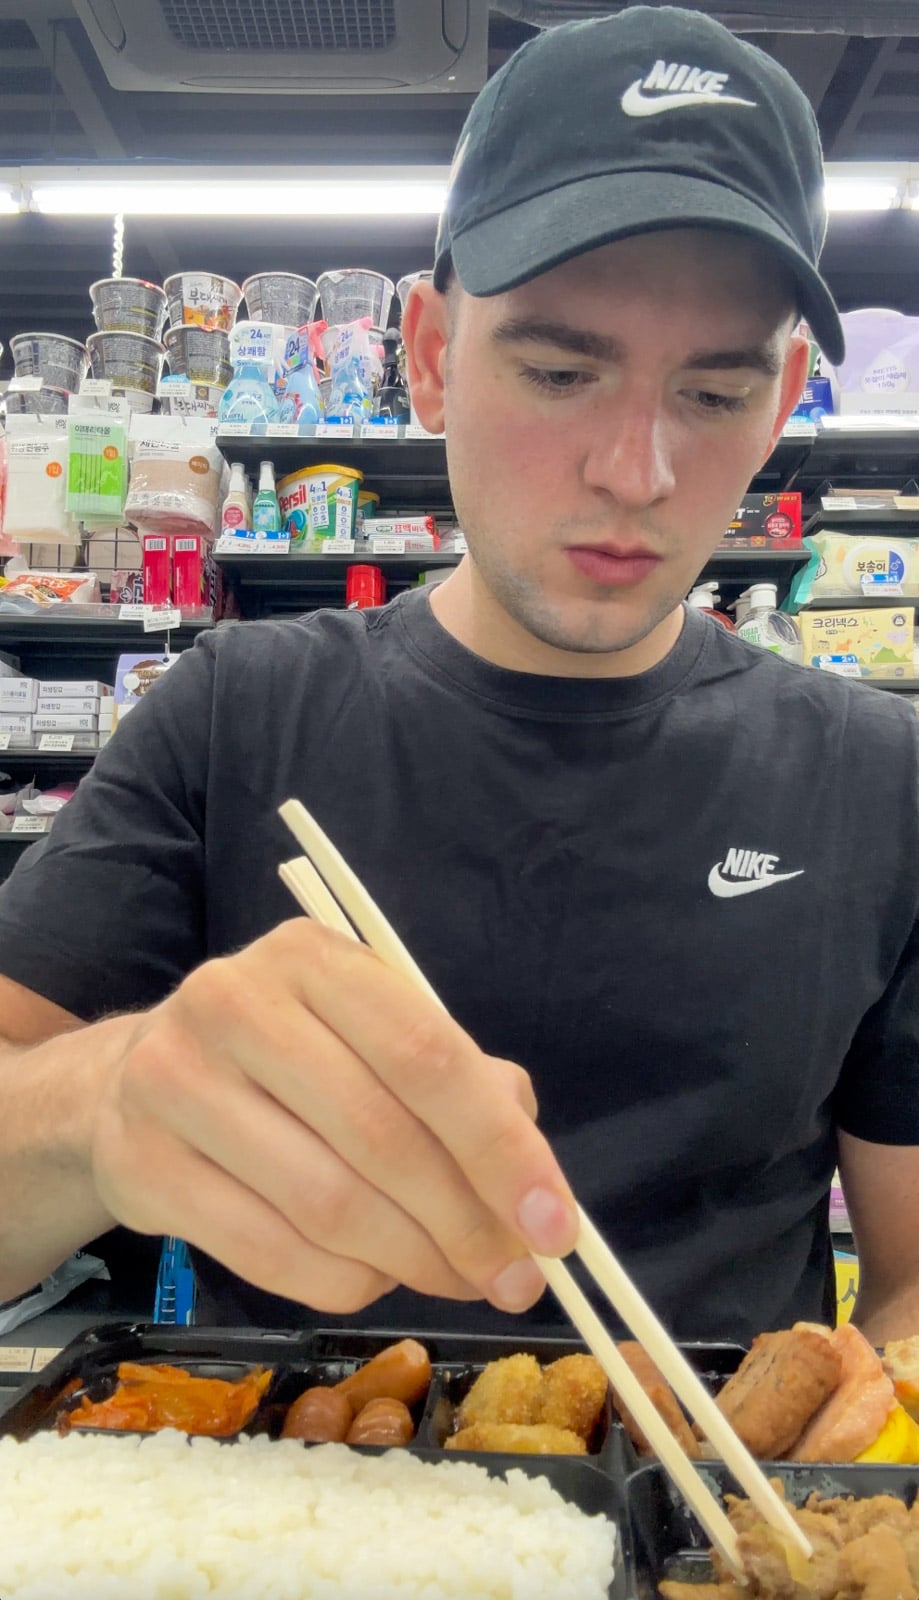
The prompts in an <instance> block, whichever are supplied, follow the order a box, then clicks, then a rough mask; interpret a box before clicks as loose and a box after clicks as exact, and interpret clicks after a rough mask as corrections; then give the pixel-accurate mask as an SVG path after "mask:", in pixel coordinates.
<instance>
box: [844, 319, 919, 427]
mask: <svg viewBox="0 0 919 1600" xmlns="http://www.w3.org/2000/svg"><path fill="white" fill-rule="evenodd" d="M841 320H842V326H843V330H844V332H845V336H846V358H845V360H844V361H843V363H842V365H841V366H839V367H829V366H826V365H825V370H826V371H827V373H828V374H829V378H830V387H831V390H832V395H833V405H834V408H835V410H836V411H838V412H840V413H842V414H843V415H846V414H848V415H851V414H852V413H858V412H866V411H869V412H870V411H885V412H890V413H891V414H893V415H897V414H899V415H901V416H912V415H913V414H914V413H916V412H919V317H908V316H906V315H904V313H903V312H902V311H887V310H884V309H866V310H863V311H847V312H845V313H844V315H843V316H842V319H841Z"/></svg>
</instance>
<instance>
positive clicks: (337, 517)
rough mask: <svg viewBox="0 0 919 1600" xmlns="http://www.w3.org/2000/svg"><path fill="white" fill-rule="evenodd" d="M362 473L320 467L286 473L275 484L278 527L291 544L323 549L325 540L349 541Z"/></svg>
mask: <svg viewBox="0 0 919 1600" xmlns="http://www.w3.org/2000/svg"><path fill="white" fill-rule="evenodd" d="M362 481H363V473H361V472H358V471H357V469H356V468H355V467H337V466H332V465H328V464H322V465H319V466H315V467H302V468H301V469H300V471H299V472H290V473H288V474H287V476H286V477H285V478H282V479H281V481H280V483H279V484H278V503H279V506H280V511H281V521H282V526H283V527H284V528H285V529H286V531H287V532H288V533H289V534H290V538H291V542H292V543H295V544H297V545H300V546H301V547H304V548H307V549H310V548H311V549H319V550H321V549H322V548H323V545H324V543H325V541H326V540H328V539H353V537H354V526H355V518H356V514H357V496H358V491H359V489H360V485H361V483H362Z"/></svg>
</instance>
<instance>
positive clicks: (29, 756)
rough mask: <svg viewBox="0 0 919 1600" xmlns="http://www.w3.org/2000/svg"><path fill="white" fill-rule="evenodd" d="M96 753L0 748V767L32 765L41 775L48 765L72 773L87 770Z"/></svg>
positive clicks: (88, 751)
mask: <svg viewBox="0 0 919 1600" xmlns="http://www.w3.org/2000/svg"><path fill="white" fill-rule="evenodd" d="M98 754H99V752H98V750H26V749H25V748H23V747H22V746H20V747H19V748H18V749H16V750H0V767H2V768H7V767H11V766H15V767H18V768H21V767H34V768H35V769H36V771H39V770H40V771H41V772H42V775H43V776H44V774H45V773H46V771H47V769H48V768H49V767H55V768H57V767H61V768H66V769H67V770H68V771H69V772H70V773H71V774H72V775H73V774H76V773H77V772H88V771H89V768H90V767H91V766H92V764H93V762H94V761H95V759H96V757H97V755H98ZM2 837H3V835H2V834H0V838H2Z"/></svg>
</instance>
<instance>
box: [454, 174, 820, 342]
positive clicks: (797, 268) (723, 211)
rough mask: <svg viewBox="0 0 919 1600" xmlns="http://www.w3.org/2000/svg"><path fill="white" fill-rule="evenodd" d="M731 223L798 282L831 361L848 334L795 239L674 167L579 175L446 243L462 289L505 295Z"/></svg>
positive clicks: (749, 206)
mask: <svg viewBox="0 0 919 1600" xmlns="http://www.w3.org/2000/svg"><path fill="white" fill-rule="evenodd" d="M694 227H699V228H727V229H729V230H730V231H731V232H734V233H742V234H746V235H747V236H748V237H750V238H753V239H761V240H762V241H763V243H764V244H768V245H770V246H771V247H772V248H773V249H774V250H775V251H776V252H777V254H778V255H779V256H780V257H781V258H782V260H783V261H784V262H785V263H786V265H787V266H788V268H789V270H790V271H791V273H792V275H793V276H794V278H795V279H796V281H797V284H798V294H799V305H800V310H801V314H802V316H803V317H805V318H806V320H807V322H808V324H809V326H810V329H811V332H812V333H813V335H814V338H815V339H816V341H817V343H818V344H819V346H820V348H821V350H822V351H823V352H824V354H825V355H826V357H827V359H828V360H829V361H830V362H831V363H832V365H833V366H835V367H838V366H839V365H840V363H841V362H842V360H843V357H844V355H845V339H844V336H843V331H842V325H841V323H840V321H839V312H838V311H837V309H836V305H835V302H834V300H833V296H832V295H831V293H830V291H829V289H828V287H827V285H826V284H825V283H824V281H823V279H822V277H821V276H820V273H819V272H818V271H817V269H816V267H814V266H813V265H812V264H811V262H810V261H808V259H807V257H806V255H805V254H804V253H803V251H802V250H800V249H799V248H798V245H797V244H796V243H795V241H794V239H793V238H792V237H791V235H790V234H788V233H787V232H786V231H785V229H784V228H783V227H782V226H781V224H780V223H778V222H776V221H775V219H774V218H773V217H771V216H770V215H769V213H768V211H764V210H763V209H762V207H760V206H758V205H756V204H755V203H754V202H753V201H752V200H748V199H746V198H745V197H744V196H743V195H740V194H737V193H736V191H735V190H733V189H728V188H725V187H723V186H722V185H721V184H718V183H708V182H706V181H705V180H704V179H701V178H691V177H688V176H681V175H680V174H679V173H674V172H616V173H606V174H601V175H599V176H596V177H590V178H582V179H581V180H580V181H579V182H577V183H569V184H565V185H564V186H563V187H561V188H558V189H553V190H551V191H549V193H547V194H541V195H537V196H534V197H533V198H532V199H530V200H524V201H522V202H521V203H520V204H519V205H516V206H511V207H510V208H509V209H508V210H507V211H502V212H501V213H500V214H499V215H497V216H494V217H487V218H485V219H484V220H483V221H481V222H477V223H476V224H475V225H474V226H472V227H470V228H467V229H465V230H464V231H463V232H462V233H461V234H460V235H459V236H458V237H454V238H451V240H450V258H451V260H452V262H453V266H454V269H455V271H456V274H457V276H458V278H459V280H460V283H461V284H462V286H463V288H464V289H465V290H466V291H467V293H468V294H471V295H475V296H483V295H492V294H503V293H504V291H505V290H506V289H514V288H516V287H517V285H518V284H521V283H526V282H527V281H528V280H529V279H530V278H535V277H538V276H539V274H540V273H543V272H548V271H549V270H550V269H551V268H552V267H557V266H559V265H560V264H561V263H562V262H563V261H568V260H570V259H571V257H572V256H578V255H582V254H583V253H584V251H586V250H593V249H596V248H597V247H598V246H599V245H603V244H611V243H612V242H613V241H614V240H616V239H625V238H628V237H629V235H631V234H635V233H654V232H658V231H661V230H663V229H667V228H694Z"/></svg>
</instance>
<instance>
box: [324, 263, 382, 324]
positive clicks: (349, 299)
mask: <svg viewBox="0 0 919 1600" xmlns="http://www.w3.org/2000/svg"><path fill="white" fill-rule="evenodd" d="M394 294H395V285H394V284H393V281H392V279H391V278H384V276H383V274H382V273H381V272H368V271H367V270H366V269H365V268H363V267H345V268H343V269H342V270H341V271H340V272H323V274H322V275H321V277H320V279H319V298H320V300H321V301H322V315H323V317H324V318H325V320H326V322H330V323H342V322H359V321H360V319H361V317H369V318H370V323H371V326H372V327H374V328H385V327H386V326H387V319H388V317H389V308H390V306H391V305H392V297H393V295H394Z"/></svg>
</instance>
